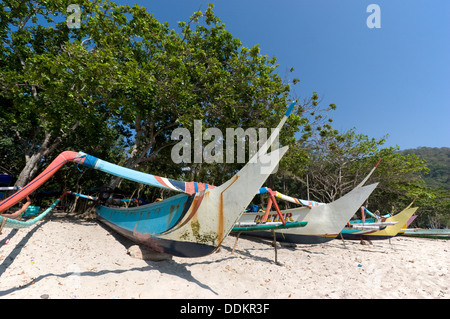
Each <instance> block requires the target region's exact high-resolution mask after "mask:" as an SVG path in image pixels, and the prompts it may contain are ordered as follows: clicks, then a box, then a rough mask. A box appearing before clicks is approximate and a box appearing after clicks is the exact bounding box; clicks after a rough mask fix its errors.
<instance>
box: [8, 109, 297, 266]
mask: <svg viewBox="0 0 450 319" xmlns="http://www.w3.org/2000/svg"><path fill="white" fill-rule="evenodd" d="M294 106H295V103H292V104H291V105H290V106H289V108H288V110H287V111H286V113H285V114H284V116H283V118H282V119H281V121H280V123H279V124H278V126H277V128H276V129H275V130H274V131H273V132H272V134H271V135H270V137H269V139H268V140H267V141H266V142H265V143H264V144H263V145H262V146H261V147H260V149H259V150H258V152H257V153H256V154H255V155H254V156H253V157H252V158H251V159H250V160H249V162H248V163H247V164H246V165H245V166H244V167H243V168H242V169H241V170H240V171H239V172H238V173H237V174H236V175H234V176H233V177H232V178H231V179H230V180H228V181H227V182H225V183H224V184H222V185H221V186H218V187H214V186H212V185H208V184H203V183H196V182H182V181H175V180H171V179H167V178H163V177H159V176H155V175H151V174H146V173H142V172H139V171H135V170H132V169H128V168H124V167H121V166H118V165H115V164H112V163H109V162H106V161H103V160H101V159H98V158H96V157H94V156H91V155H88V154H85V153H83V152H72V151H66V152H63V153H61V154H60V155H59V156H58V157H57V158H56V159H55V160H54V161H53V162H52V163H51V164H50V165H49V166H48V167H47V168H46V169H45V170H44V171H43V172H42V173H41V174H40V175H39V176H37V177H36V178H35V179H34V180H32V181H31V182H30V183H29V184H27V185H26V186H25V187H23V188H21V189H20V190H18V191H17V192H16V193H14V194H13V195H11V196H10V197H8V198H6V199H5V200H3V201H1V202H0V214H1V213H2V212H4V211H6V210H7V209H9V208H10V207H12V206H14V205H16V204H17V203H18V202H20V201H21V200H23V199H24V198H26V197H27V196H28V195H29V194H30V193H32V192H33V191H35V190H36V189H37V188H39V187H40V186H41V185H42V184H43V183H45V181H47V180H48V179H49V178H50V177H51V176H52V175H53V174H54V173H55V172H56V171H57V170H58V169H59V168H61V167H62V166H63V165H64V164H65V163H67V162H75V163H77V164H78V165H80V164H81V165H83V166H86V167H90V168H94V169H97V170H100V171H103V172H106V173H109V174H112V175H116V176H119V177H122V178H126V179H128V180H132V181H135V182H139V183H143V184H147V185H152V186H156V187H160V188H165V189H170V190H174V191H178V192H181V193H182V194H179V195H176V196H174V197H171V198H169V199H166V200H164V201H160V202H157V203H152V204H149V205H144V206H140V207H136V208H130V209H122V208H111V207H106V206H101V207H97V215H98V218H99V220H100V221H102V222H104V223H105V224H107V225H108V226H110V227H111V228H113V229H114V230H116V231H117V232H119V233H120V234H122V235H124V236H126V237H128V238H130V239H132V240H134V241H136V242H138V243H140V244H144V245H147V246H149V247H150V248H152V249H154V250H156V251H159V252H164V253H168V254H171V255H174V256H180V257H200V256H204V255H207V254H210V253H212V252H213V251H215V250H216V249H217V248H218V247H219V246H220V244H221V243H222V241H223V240H224V238H225V237H226V236H228V234H229V233H230V231H231V230H232V228H233V226H234V225H235V223H236V221H237V220H238V219H239V217H240V216H241V214H242V213H243V212H244V210H245V208H246V207H247V206H248V204H249V203H250V201H251V200H252V199H253V197H254V196H255V194H256V193H257V191H258V189H259V188H260V187H261V186H262V184H263V183H264V182H265V180H266V179H267V177H268V176H269V175H270V174H271V173H272V171H273V170H274V169H275V167H276V166H277V165H278V163H279V161H280V159H281V158H282V156H283V155H284V153H285V152H286V151H287V149H288V147H287V146H285V147H282V148H280V149H278V150H276V151H273V152H271V153H267V151H268V149H269V147H270V146H271V145H272V144H273V142H274V141H275V140H276V137H277V136H278V134H279V132H280V130H281V128H282V126H283V125H284V123H285V122H286V120H287V118H288V116H289V115H290V114H291V113H292V111H293V108H294ZM54 206H56V204H54V205H52V207H54ZM3 220H5V222H3ZM6 222H8V225H11V226H14V225H13V224H11V223H10V221H8V220H7V217H6V216H1V215H0V223H4V224H5V225H4V226H6Z"/></svg>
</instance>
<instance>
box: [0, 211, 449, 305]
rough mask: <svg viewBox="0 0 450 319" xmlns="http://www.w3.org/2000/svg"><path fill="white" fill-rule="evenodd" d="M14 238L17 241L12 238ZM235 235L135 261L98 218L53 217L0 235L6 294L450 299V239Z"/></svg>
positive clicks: (0, 282)
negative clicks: (282, 242) (299, 241)
mask: <svg viewBox="0 0 450 319" xmlns="http://www.w3.org/2000/svg"><path fill="white" fill-rule="evenodd" d="M8 239H9V242H8V243H7V244H5V242H6V241H7V240H8ZM234 242H235V237H234V236H229V237H228V238H226V240H225V241H224V244H223V245H222V247H221V249H220V251H219V252H217V253H214V254H212V255H210V256H206V257H202V258H193V259H191V258H178V257H173V259H172V260H170V261H161V262H152V261H145V260H140V259H136V258H132V257H131V256H130V255H128V254H127V249H128V248H129V247H130V246H131V245H133V243H132V242H130V241H128V240H126V239H123V238H122V237H120V236H119V235H116V234H115V233H113V232H110V230H109V229H108V228H106V227H105V226H102V225H101V224H99V223H97V222H96V221H80V220H75V219H67V218H56V217H52V219H51V220H50V221H44V222H41V224H38V225H37V226H35V227H32V228H30V229H21V230H17V231H16V230H11V229H4V230H3V234H2V235H0V298H42V297H44V298H46V297H49V298H51V299H56V298H69V299H72V298H107V299H110V298H121V299H125V298H127V299H129V298H189V299H194V298H224V299H227V298H255V299H256V298H275V299H277V298H287V299H289V298H292V299H293V298H436V299H448V298H449V297H450V293H449V286H450V275H449V266H450V263H449V261H450V241H449V240H436V239H422V238H407V237H397V238H393V239H392V240H391V242H392V244H389V241H388V240H382V241H373V245H371V246H367V245H361V244H360V243H359V242H357V241H346V246H347V248H345V247H344V245H343V243H342V241H341V240H337V239H335V240H333V241H331V242H329V243H326V244H318V245H297V246H296V247H286V246H283V247H281V248H279V249H278V261H279V263H280V264H279V265H276V264H275V263H274V250H273V248H272V247H270V245H269V244H270V243H269V242H268V241H261V240H256V239H251V238H248V237H242V238H240V239H239V241H238V245H237V249H236V251H235V253H234V254H232V248H233V245H234Z"/></svg>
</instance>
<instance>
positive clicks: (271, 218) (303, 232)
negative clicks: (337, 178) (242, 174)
mask: <svg viewBox="0 0 450 319" xmlns="http://www.w3.org/2000/svg"><path fill="white" fill-rule="evenodd" d="M379 163H380V161H378V162H377V164H376V165H375V167H374V168H373V169H372V170H371V171H370V173H369V174H368V175H367V176H366V177H365V178H364V179H363V180H362V181H361V183H360V184H359V185H358V186H356V187H355V188H354V189H353V190H352V191H350V192H349V193H347V194H345V195H344V196H342V197H341V198H339V199H337V200H335V201H333V202H331V203H328V204H325V203H319V202H315V201H307V200H301V199H298V198H294V197H291V196H288V195H284V194H281V193H280V192H277V191H272V190H270V189H261V190H260V193H262V192H268V193H269V202H268V205H267V206H268V207H267V209H266V212H263V213H262V212H246V213H244V214H243V215H242V216H241V218H240V219H239V222H238V223H237V224H236V225H235V227H236V229H237V227H240V225H245V224H250V223H253V224H254V225H253V229H252V235H255V236H258V237H265V238H271V237H272V233H271V232H268V231H266V230H264V229H263V228H262V227H261V228H260V229H258V227H260V226H263V225H264V224H265V223H266V222H281V223H283V224H287V223H288V222H297V223H303V225H301V226H300V227H293V228H291V227H289V228H284V229H283V228H280V229H275V230H274V232H275V234H276V239H277V240H278V241H282V242H292V243H298V244H318V243H324V242H328V241H330V240H333V239H334V238H336V237H337V236H338V235H339V233H340V231H341V230H342V228H343V227H344V226H345V224H346V223H347V222H348V221H349V220H350V218H351V217H352V216H353V215H354V213H355V211H356V210H357V209H358V208H359V207H361V205H362V204H363V202H364V201H365V200H366V199H367V198H368V197H369V195H370V194H371V193H372V192H373V190H374V189H375V188H376V186H377V185H378V183H374V184H371V185H368V186H363V185H364V184H365V183H366V182H367V180H368V179H369V177H370V176H371V175H372V173H373V172H374V171H375V169H376V167H377V166H378V164H379ZM275 197H277V198H280V199H283V200H286V201H289V202H292V203H295V204H299V205H302V207H297V208H292V209H286V210H283V211H280V212H278V211H277V213H276V214H273V213H271V212H270V207H269V203H270V200H272V202H274V203H276V201H275ZM275 208H276V209H277V206H275ZM283 220H284V221H283ZM258 224H259V226H258Z"/></svg>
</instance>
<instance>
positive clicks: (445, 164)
mask: <svg viewBox="0 0 450 319" xmlns="http://www.w3.org/2000/svg"><path fill="white" fill-rule="evenodd" d="M402 153H403V154H411V153H414V154H416V155H417V156H419V157H420V158H422V159H424V160H426V161H427V166H428V168H429V169H430V171H429V173H428V174H427V175H425V176H423V179H424V181H425V183H426V184H427V185H428V186H430V187H432V188H439V187H442V188H444V189H447V190H450V148H449V147H441V148H438V147H419V148H416V149H407V150H404V151H402Z"/></svg>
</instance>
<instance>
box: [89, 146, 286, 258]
mask: <svg viewBox="0 0 450 319" xmlns="http://www.w3.org/2000/svg"><path fill="white" fill-rule="evenodd" d="M286 151H287V147H283V148H281V149H279V150H277V151H274V152H272V153H270V154H265V155H262V156H260V158H259V160H258V161H256V162H249V163H247V164H246V165H245V166H244V168H243V169H242V170H241V171H239V172H238V173H237V174H236V175H235V176H234V177H233V178H232V179H230V180H229V181H228V182H226V183H224V184H222V185H221V186H218V187H215V188H212V189H206V190H204V191H202V192H198V193H195V194H194V195H190V196H189V195H186V194H180V195H177V196H174V197H171V198H168V199H166V200H164V201H161V202H157V203H153V204H148V205H144V206H140V207H136V208H128V209H123V208H113V207H106V206H101V207H98V208H97V215H98V218H99V220H100V221H102V222H103V223H105V224H106V225H108V226H110V227H111V228H113V229H114V230H115V231H117V232H118V233H120V234H122V235H124V236H126V237H128V238H130V239H131V240H133V241H135V242H137V243H140V244H143V245H146V246H148V247H150V248H152V249H154V250H156V251H159V252H164V253H167V254H171V255H174V256H178V257H200V256H204V255H208V254H210V253H212V252H213V251H214V250H216V249H217V248H218V247H219V246H220V244H221V243H222V241H223V239H224V238H225V237H226V236H227V235H228V234H229V233H230V232H231V230H232V228H233V226H234V225H235V224H236V222H237V220H238V219H239V217H240V216H241V214H242V213H243V212H244V210H245V208H246V207H247V206H248V204H249V203H250V201H251V200H252V199H253V197H254V195H255V193H256V192H257V191H258V189H259V188H260V187H261V186H262V184H263V183H264V182H265V180H266V178H267V177H268V176H269V175H270V173H271V172H272V171H273V169H274V168H275V167H276V165H278V162H279V160H280V159H281V157H282V156H283V155H284V153H285V152H286ZM263 163H264V164H263ZM267 163H269V164H267ZM262 166H264V168H265V169H264V170H262Z"/></svg>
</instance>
